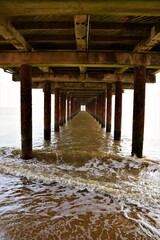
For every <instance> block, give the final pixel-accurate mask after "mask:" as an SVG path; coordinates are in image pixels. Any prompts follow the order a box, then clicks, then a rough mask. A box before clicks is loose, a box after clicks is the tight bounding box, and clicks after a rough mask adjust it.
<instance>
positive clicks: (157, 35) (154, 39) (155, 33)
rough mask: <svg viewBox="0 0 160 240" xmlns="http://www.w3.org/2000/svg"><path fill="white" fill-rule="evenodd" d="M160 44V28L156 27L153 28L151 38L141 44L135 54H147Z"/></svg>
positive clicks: (136, 48)
mask: <svg viewBox="0 0 160 240" xmlns="http://www.w3.org/2000/svg"><path fill="white" fill-rule="evenodd" d="M159 42H160V26H159V25H155V26H153V27H152V28H151V31H150V33H149V37H148V38H147V39H146V40H145V41H144V42H141V43H139V44H138V45H137V46H136V47H135V49H134V52H146V51H149V50H151V49H152V48H153V47H154V46H155V45H157V44H159Z"/></svg>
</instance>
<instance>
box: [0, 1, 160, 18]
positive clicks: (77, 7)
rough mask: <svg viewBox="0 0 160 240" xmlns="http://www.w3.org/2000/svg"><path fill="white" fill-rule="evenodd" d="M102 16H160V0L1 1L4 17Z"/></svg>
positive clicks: (0, 10)
mask: <svg viewBox="0 0 160 240" xmlns="http://www.w3.org/2000/svg"><path fill="white" fill-rule="evenodd" d="M88 13H90V14H96V15H98V14H100V15H121V16H126V15H127V16H140V15H142V16H160V4H159V1H158V0H152V2H151V1H150V0H139V1H138V0H135V1H134V0H123V4H122V2H121V1H117V0H110V1H104V0H99V1H93V0H86V1H84V0H78V1H74V0H70V1H62V0H59V1H58V0H55V1H51V0H46V1H37V0H32V1H31V0H23V1H20V0H15V1H14V3H13V1H12V0H1V1H0V14H1V15H3V16H24V15H30V16H34V15H53V14H57V15H58V14H59V15H65V14H71V15H75V14H81V15H82V14H88Z"/></svg>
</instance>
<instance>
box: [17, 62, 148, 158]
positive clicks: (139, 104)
mask: <svg viewBox="0 0 160 240" xmlns="http://www.w3.org/2000/svg"><path fill="white" fill-rule="evenodd" d="M134 75H135V78H134V107H133V109H134V110H133V133H132V155H134V154H135V155H137V157H142V151H143V134H144V109H145V83H146V68H145V67H144V66H136V67H135V74H134ZM20 82H21V142H22V151H21V156H22V158H23V159H30V158H32V94H31V92H32V67H31V66H30V65H22V66H21V67H20ZM122 91H123V88H122V83H121V82H119V81H117V82H116V83H115V119H114V123H115V128H114V139H115V140H120V138H121V119H122ZM106 97H107V110H106V107H105V106H106ZM66 103H67V104H66ZM86 110H87V111H88V112H89V113H91V114H92V115H93V116H94V117H95V118H96V119H97V121H99V122H100V123H101V125H102V127H105V126H106V131H107V132H110V131H111V115H112V84H108V87H107V93H105V92H104V93H103V94H101V95H100V96H98V97H97V98H96V99H94V100H93V101H92V102H90V103H89V104H88V105H87V106H86ZM79 111H80V104H79V103H78V102H77V101H75V99H74V98H73V97H70V96H66V94H65V92H63V91H62V90H61V89H60V88H56V89H55V131H59V127H60V126H62V125H63V124H64V123H65V121H69V120H70V119H72V118H73V116H74V115H76V114H77V113H78V112H79ZM105 114H106V116H105ZM105 119H107V120H106V123H105ZM44 139H45V140H50V139H51V83H50V82H46V83H45V86H44Z"/></svg>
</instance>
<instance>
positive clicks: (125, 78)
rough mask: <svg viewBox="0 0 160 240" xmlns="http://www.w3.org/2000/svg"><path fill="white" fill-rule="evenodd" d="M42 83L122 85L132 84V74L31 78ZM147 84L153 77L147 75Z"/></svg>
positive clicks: (55, 75) (65, 75)
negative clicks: (114, 83)
mask: <svg viewBox="0 0 160 240" xmlns="http://www.w3.org/2000/svg"><path fill="white" fill-rule="evenodd" d="M13 78H14V81H18V80H19V79H18V76H17V75H13ZM44 81H52V82H64V83H65V82H75V83H77V81H78V82H82V83H83V82H84V83H85V82H95V83H99V82H102V83H104V82H105V83H113V82H117V81H120V82H122V83H131V84H133V83H134V75H133V74H111V73H101V74H98V75H97V74H95V76H94V75H93V74H92V77H90V76H89V75H88V74H86V75H85V78H83V80H82V78H81V75H74V74H40V75H36V76H34V75H33V76H32V82H44ZM147 82H148V83H155V75H151V74H148V75H147Z"/></svg>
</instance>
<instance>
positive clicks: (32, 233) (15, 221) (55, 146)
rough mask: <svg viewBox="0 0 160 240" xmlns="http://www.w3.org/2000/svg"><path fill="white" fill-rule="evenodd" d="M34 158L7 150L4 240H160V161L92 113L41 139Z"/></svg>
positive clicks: (0, 153) (0, 225)
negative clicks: (140, 154)
mask: <svg viewBox="0 0 160 240" xmlns="http://www.w3.org/2000/svg"><path fill="white" fill-rule="evenodd" d="M34 144H35V147H34V149H35V150H34V159H33V160H28V161H24V160H22V159H21V158H20V150H18V148H17V147H16V148H11V147H8V146H6V147H2V148H1V149H0V173H1V175H0V177H1V182H0V220H1V221H0V239H4V240H10V239H13V240H19V239H37V240H40V239H46V240H48V239H66V240H67V239H90V240H92V239H123V240H126V239H144V240H146V239H149V240H150V239H156V240H157V239H160V161H159V160H158V158H152V159H147V158H143V159H137V158H135V157H131V156H130V144H131V141H130V140H129V139H128V138H125V137H124V138H123V140H122V141H120V142H114V141H113V136H112V134H106V133H105V131H104V129H101V127H100V125H99V124H98V123H97V122H96V121H95V119H93V118H92V117H91V116H90V115H89V114H88V113H86V112H80V113H79V114H78V115H77V116H75V118H73V120H71V121H69V122H68V123H67V124H66V125H64V126H63V127H61V129H60V132H59V133H54V132H52V141H51V143H47V142H43V140H42V138H37V140H36V141H35V142H34Z"/></svg>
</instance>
